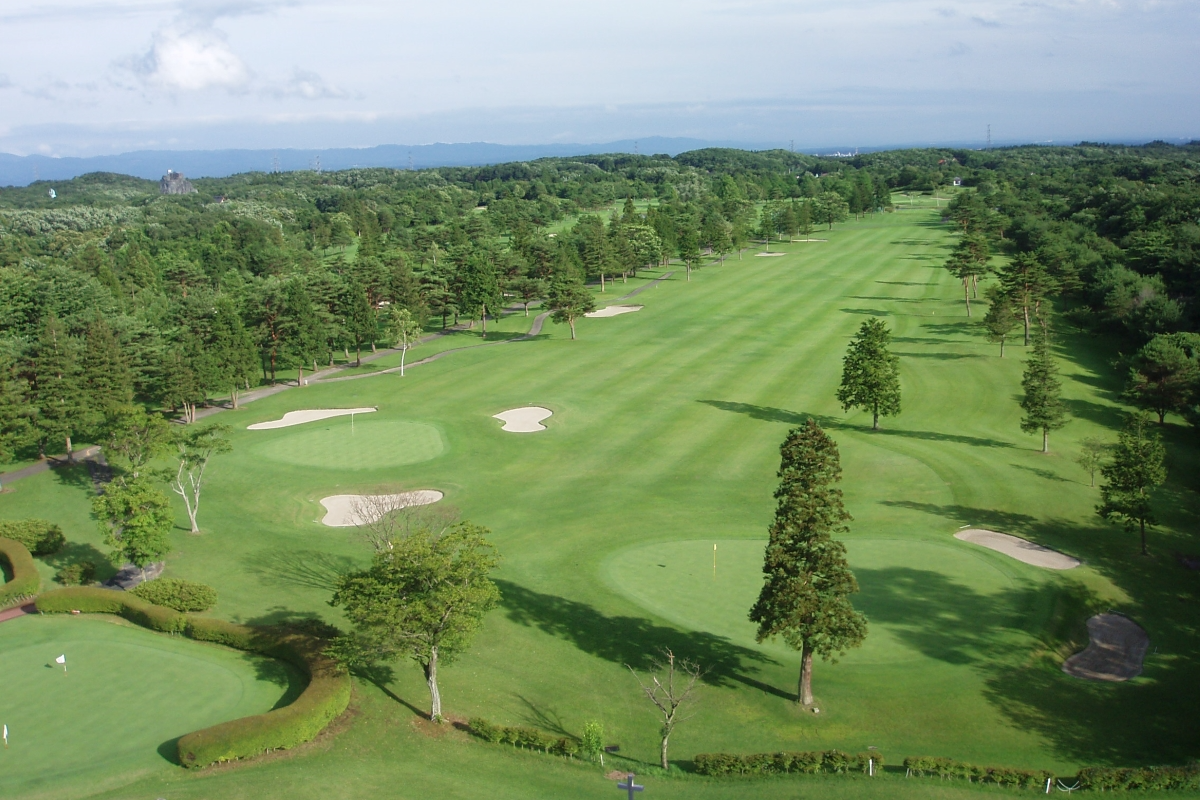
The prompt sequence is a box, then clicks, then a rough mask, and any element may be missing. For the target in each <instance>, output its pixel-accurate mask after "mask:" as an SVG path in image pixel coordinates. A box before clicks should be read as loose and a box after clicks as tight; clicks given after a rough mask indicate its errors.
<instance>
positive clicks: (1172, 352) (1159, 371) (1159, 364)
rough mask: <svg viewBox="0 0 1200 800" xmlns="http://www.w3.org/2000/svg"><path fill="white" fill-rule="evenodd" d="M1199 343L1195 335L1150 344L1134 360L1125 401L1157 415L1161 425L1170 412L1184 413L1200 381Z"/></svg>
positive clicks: (1168, 336) (1165, 336)
mask: <svg viewBox="0 0 1200 800" xmlns="http://www.w3.org/2000/svg"><path fill="white" fill-rule="evenodd" d="M1198 342H1200V336H1197V335H1196V334H1194V333H1160V334H1158V335H1157V336H1155V337H1154V338H1153V339H1151V340H1150V341H1149V342H1147V343H1146V344H1145V345H1144V346H1143V347H1142V349H1141V350H1139V351H1138V353H1137V355H1136V356H1135V357H1134V359H1133V366H1132V367H1131V368H1130V370H1129V380H1128V383H1127V384H1126V387H1125V399H1126V400H1128V401H1129V402H1130V403H1132V404H1133V405H1135V406H1137V407H1138V408H1142V409H1145V410H1147V411H1153V412H1154V413H1155V414H1157V415H1158V424H1159V425H1162V424H1163V422H1164V420H1165V419H1166V416H1167V414H1168V413H1169V412H1172V411H1183V410H1184V409H1185V408H1186V407H1187V405H1188V403H1189V402H1190V401H1191V399H1192V397H1193V396H1194V395H1195V393H1196V384H1197V381H1200V365H1197V363H1196V353H1197V349H1198V348H1197V343H1198Z"/></svg>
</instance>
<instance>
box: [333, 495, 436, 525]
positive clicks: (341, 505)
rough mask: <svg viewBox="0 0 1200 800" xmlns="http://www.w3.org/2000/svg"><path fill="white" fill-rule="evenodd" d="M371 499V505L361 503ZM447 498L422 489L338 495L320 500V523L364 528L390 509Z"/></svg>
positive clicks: (419, 504) (426, 503)
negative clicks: (393, 492) (322, 508)
mask: <svg viewBox="0 0 1200 800" xmlns="http://www.w3.org/2000/svg"><path fill="white" fill-rule="evenodd" d="M367 497H369V498H370V500H371V501H373V502H369V503H363V502H360V501H361V500H363V499H365V498H367ZM443 497H445V495H443V494H442V493H441V492H439V491H437V490H436V489H421V490H419V491H415V492H402V493H400V494H383V495H369V496H368V495H361V494H335V495H333V496H332V497H324V498H322V499H321V505H323V506H325V516H324V517H323V518H322V519H321V522H322V523H324V524H325V525H328V526H329V527H331V528H349V527H352V526H354V525H365V524H366V523H368V522H374V521H375V520H376V519H379V517H381V516H383V514H384V513H386V512H387V511H389V510H392V509H399V508H408V507H410V506H427V505H429V504H430V503H436V502H437V501H438V500H441V499H442V498H443Z"/></svg>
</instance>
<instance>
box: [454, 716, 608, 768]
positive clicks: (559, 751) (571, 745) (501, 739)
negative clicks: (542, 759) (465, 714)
mask: <svg viewBox="0 0 1200 800" xmlns="http://www.w3.org/2000/svg"><path fill="white" fill-rule="evenodd" d="M589 724H590V723H589ZM585 731H586V728H585ZM467 732H468V733H470V734H471V735H472V736H477V737H479V738H480V739H483V740H484V741H485V742H492V743H493V744H511V745H512V746H513V747H521V748H526V747H528V748H529V749H531V750H541V751H542V752H543V753H550V754H553V755H556V756H566V757H567V758H574V757H575V756H577V755H580V753H581V752H583V754H584V755H586V754H587V753H586V749H585V748H586V742H585V748H584V749H581V747H580V744H579V742H577V741H575V740H574V739H570V738H567V737H562V738H559V739H556V738H554V737H553V736H550V735H549V734H547V733H543V732H542V731H540V730H538V729H537V728H526V727H521V726H514V727H507V726H504V725H493V724H492V723H490V722H488V721H487V720H486V719H481V718H480V717H474V718H472V719H470V720H468V721H467Z"/></svg>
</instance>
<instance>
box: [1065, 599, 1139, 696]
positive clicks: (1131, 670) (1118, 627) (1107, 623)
mask: <svg viewBox="0 0 1200 800" xmlns="http://www.w3.org/2000/svg"><path fill="white" fill-rule="evenodd" d="M1087 627H1088V638H1089V639H1090V640H1091V641H1090V642H1089V643H1088V646H1087V647H1086V648H1085V649H1084V650H1083V651H1082V652H1079V653H1076V654H1075V655H1073V656H1071V657H1070V658H1068V659H1067V660H1066V661H1064V662H1063V665H1062V670H1063V672H1065V673H1067V674H1068V675H1073V676H1075V677H1076V678H1083V679H1084V680H1089V681H1127V680H1129V679H1130V678H1136V677H1137V676H1138V675H1141V674H1142V659H1144V658H1145V657H1146V649H1147V648H1149V646H1150V637H1149V636H1147V635H1146V631H1144V630H1142V626H1141V625H1138V624H1137V623H1136V622H1134V621H1133V620H1131V619H1130V618H1129V617H1124V616H1121V615H1120V614H1097V615H1096V616H1094V617H1092V618H1091V619H1089V620H1088V621H1087Z"/></svg>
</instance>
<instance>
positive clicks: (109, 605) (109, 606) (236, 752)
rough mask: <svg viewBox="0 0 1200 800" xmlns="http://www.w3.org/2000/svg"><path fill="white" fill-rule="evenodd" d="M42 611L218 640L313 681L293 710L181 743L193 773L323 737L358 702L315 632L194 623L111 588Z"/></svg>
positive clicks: (52, 596) (79, 592)
mask: <svg viewBox="0 0 1200 800" xmlns="http://www.w3.org/2000/svg"><path fill="white" fill-rule="evenodd" d="M37 607H38V611H41V612H42V613H47V614H52V613H65V612H69V611H72V610H78V611H83V612H90V613H110V614H120V615H121V616H123V617H125V618H126V619H128V620H130V621H132V622H135V623H137V624H139V625H143V626H145V627H148V628H152V629H153V630H158V631H164V632H167V633H182V634H184V635H186V636H188V637H189V638H192V639H195V640H197V641H205V642H217V643H219V644H223V645H226V646H229V647H233V648H237V649H239V650H248V651H250V652H254V653H261V654H262V655H266V656H271V657H273V658H278V659H280V660H282V661H287V662H288V663H290V664H292V665H293V666H295V667H296V668H298V669H299V670H301V672H303V673H304V675H305V677H307V678H308V686H307V687H305V689H304V691H303V692H301V693H300V696H299V697H297V698H296V699H295V700H294V701H293V702H292V703H291V704H290V705H287V706H284V707H283V708H277V709H274V710H272V711H268V712H267V713H266V714H259V715H257V716H253V717H244V718H242V719H235V720H232V721H230V722H225V723H222V724H220V725H214V726H213V727H211V728H205V729H204V730H200V731H195V732H193V733H189V734H187V735H186V736H183V737H181V738H180V739H179V742H178V748H179V761H180V763H182V764H183V765H184V766H185V767H203V766H207V765H209V764H213V763H216V762H218V761H233V760H236V759H240V758H248V757H250V756H255V755H259V754H260V753H265V752H269V751H271V750H280V749H287V748H289V747H295V746H296V745H298V744H302V743H303V742H307V741H310V740H312V739H313V738H315V737H316V735H317V734H319V733H320V732H321V731H322V730H324V729H325V727H326V726H327V725H328V724H329V723H330V722H332V721H333V720H334V719H335V718H336V717H337V716H338V715H340V714H341V713H342V712H343V711H345V710H346V706H347V705H349V703H350V676H349V675H347V674H346V673H345V672H344V671H343V670H342V669H340V668H339V667H338V665H337V664H336V662H334V661H333V660H332V659H330V658H329V657H328V656H326V655H325V654H324V648H325V645H326V642H325V641H324V640H322V639H319V638H316V637H314V636H311V635H308V634H304V633H298V632H295V631H289V630H283V629H274V628H256V627H251V626H248V625H237V624H235V623H232V622H225V621H224V620H216V619H206V618H204V617H191V616H188V615H187V614H183V613H180V612H178V611H175V610H174V609H169V608H163V607H162V606H156V605H154V604H152V603H148V602H146V601H145V600H142V599H141V598H139V597H136V596H134V595H133V594H131V593H129V592H121V591H114V590H111V589H99V588H71V589H59V590H57V591H54V592H49V593H47V594H44V595H42V596H41V597H39V598H38V600H37Z"/></svg>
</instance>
